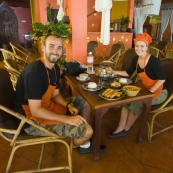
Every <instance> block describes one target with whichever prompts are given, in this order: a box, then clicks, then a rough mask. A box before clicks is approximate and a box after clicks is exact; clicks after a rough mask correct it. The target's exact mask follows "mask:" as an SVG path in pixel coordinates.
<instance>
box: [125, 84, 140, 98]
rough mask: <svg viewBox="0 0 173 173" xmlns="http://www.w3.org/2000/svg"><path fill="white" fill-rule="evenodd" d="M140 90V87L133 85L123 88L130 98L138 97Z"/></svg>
mask: <svg viewBox="0 0 173 173" xmlns="http://www.w3.org/2000/svg"><path fill="white" fill-rule="evenodd" d="M140 89H141V88H140V87H137V86H133V85H127V86H124V87H123V90H126V94H127V95H128V96H136V95H137V94H138V93H139V91H140Z"/></svg>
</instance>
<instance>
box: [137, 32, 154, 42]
mask: <svg viewBox="0 0 173 173" xmlns="http://www.w3.org/2000/svg"><path fill="white" fill-rule="evenodd" d="M137 41H143V42H145V43H146V45H149V44H150V43H151V42H152V38H151V36H150V35H149V34H147V33H143V34H139V35H137V37H136V38H135V39H134V43H135V44H136V42H137Z"/></svg>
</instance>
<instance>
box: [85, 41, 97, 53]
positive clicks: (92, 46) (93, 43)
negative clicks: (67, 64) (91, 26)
mask: <svg viewBox="0 0 173 173" xmlns="http://www.w3.org/2000/svg"><path fill="white" fill-rule="evenodd" d="M97 46H98V42H97V41H89V42H88V45H87V53H89V52H92V54H93V56H95V53H96V48H97Z"/></svg>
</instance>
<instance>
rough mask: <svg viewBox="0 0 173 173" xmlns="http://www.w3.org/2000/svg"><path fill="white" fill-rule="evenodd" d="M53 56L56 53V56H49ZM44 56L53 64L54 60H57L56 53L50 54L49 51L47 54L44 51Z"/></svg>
mask: <svg viewBox="0 0 173 173" xmlns="http://www.w3.org/2000/svg"><path fill="white" fill-rule="evenodd" d="M52 55H53V56H54V55H56V57H53V58H52V59H51V58H50V57H51V56H52ZM45 57H46V59H47V60H48V61H49V62H50V63H53V64H55V63H56V62H57V60H58V59H59V55H57V54H52V53H50V54H48V53H45Z"/></svg>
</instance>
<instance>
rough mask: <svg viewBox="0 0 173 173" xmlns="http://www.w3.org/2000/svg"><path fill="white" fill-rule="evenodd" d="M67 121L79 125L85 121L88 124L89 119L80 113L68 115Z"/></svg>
mask: <svg viewBox="0 0 173 173" xmlns="http://www.w3.org/2000/svg"><path fill="white" fill-rule="evenodd" d="M65 123H67V124H70V125H74V126H77V127H79V126H80V125H81V124H83V123H85V124H87V121H86V120H85V119H84V118H83V117H81V116H80V115H75V116H67V120H66V122H65Z"/></svg>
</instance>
